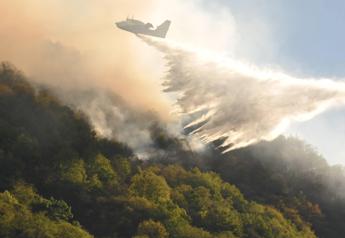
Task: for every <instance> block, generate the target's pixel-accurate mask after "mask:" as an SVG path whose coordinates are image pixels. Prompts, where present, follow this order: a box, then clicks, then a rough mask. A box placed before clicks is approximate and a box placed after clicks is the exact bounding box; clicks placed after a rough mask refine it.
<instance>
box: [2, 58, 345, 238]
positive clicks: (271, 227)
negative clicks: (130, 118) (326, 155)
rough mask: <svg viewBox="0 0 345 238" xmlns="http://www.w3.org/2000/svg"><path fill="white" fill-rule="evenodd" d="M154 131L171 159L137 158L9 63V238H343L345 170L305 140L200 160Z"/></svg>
mask: <svg viewBox="0 0 345 238" xmlns="http://www.w3.org/2000/svg"><path fill="white" fill-rule="evenodd" d="M123 129H124V130H125V129H126V128H123ZM151 131H152V134H151V137H152V139H153V140H154V141H155V145H153V147H154V148H153V149H156V150H159V151H164V152H165V153H164V154H163V155H162V153H159V156H158V155H157V156H153V157H152V158H151V159H150V160H148V161H140V160H139V159H138V158H137V157H136V156H135V153H134V152H133V151H132V150H131V148H129V147H128V146H127V145H126V144H123V143H120V142H117V141H114V140H108V139H105V138H100V137H99V136H97V135H96V133H95V132H94V131H93V129H92V127H91V126H90V124H89V122H88V120H87V118H86V117H85V116H84V115H83V114H82V113H81V112H78V111H76V110H74V109H72V108H70V107H68V106H66V105H63V104H62V103H61V102H60V101H59V100H58V99H57V98H56V97H54V96H53V95H52V94H51V93H50V92H49V90H47V89H43V88H37V87H33V86H32V85H30V83H29V82H28V81H27V79H26V78H25V77H24V76H23V74H21V73H20V72H18V71H17V70H16V69H15V68H14V67H12V66H10V65H9V64H4V63H3V64H2V65H1V66H0V237H30V238H31V237H32V238H34V237H35V238H37V237H39V238H40V237H42V238H43V237H59V238H60V237H71V238H72V237H99V238H110V237H112V238H115V237H124V238H126V237H136V238H139V237H141V238H144V237H146V238H147V237H149V238H158V237H176V238H184V237H186V238H194V237H195V238H202V237H210V238H211V237H219V238H226V237H229V238H230V237H231V238H232V237H250V238H252V237H265V238H266V237H272V238H273V237H316V236H320V237H342V236H341V234H344V232H345V231H344V232H343V229H344V227H345V225H343V223H344V221H343V219H342V218H343V217H344V216H343V213H344V209H343V208H345V206H344V204H345V203H344V201H345V200H344V197H343V196H341V194H342V193H341V192H338V193H337V192H336V190H335V188H338V189H343V188H344V184H345V183H344V181H345V180H344V175H343V173H342V170H341V169H340V168H330V167H329V166H328V165H327V164H326V163H325V161H324V160H323V159H322V158H321V157H320V156H318V155H317V154H315V152H314V151H313V150H312V149H311V148H309V147H307V146H305V145H304V144H303V143H301V142H300V141H298V140H295V139H286V138H279V139H278V140H275V141H273V142H262V143H259V144H258V145H255V146H252V147H248V148H244V149H241V150H237V151H234V152H231V153H230V154H225V155H223V154H221V153H220V152H219V150H216V149H214V148H213V146H214V145H213V146H212V145H209V146H208V147H209V149H207V151H205V152H203V153H201V152H200V154H199V153H195V152H192V151H190V149H189V147H188V146H185V145H184V144H183V143H185V142H182V141H180V140H179V139H177V138H174V137H170V136H169V135H168V134H167V133H166V132H165V131H164V129H162V128H161V127H160V126H158V125H156V124H154V125H153V126H152V128H151ZM133 136H135V135H133ZM157 154H158V153H157ZM334 172H337V175H336V176H335V175H334ZM342 191H344V190H342ZM327 194H328V195H327Z"/></svg>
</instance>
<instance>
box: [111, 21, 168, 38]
mask: <svg viewBox="0 0 345 238" xmlns="http://www.w3.org/2000/svg"><path fill="white" fill-rule="evenodd" d="M115 24H116V26H117V27H118V28H120V29H122V30H125V31H129V32H132V33H134V34H143V35H149V36H155V37H161V38H165V36H166V34H167V32H168V30H169V27H170V24H171V21H169V20H166V21H165V22H163V23H162V24H161V25H159V26H157V28H156V29H154V27H153V25H152V24H151V23H144V22H142V21H139V20H136V19H133V18H127V19H126V21H120V22H116V23H115Z"/></svg>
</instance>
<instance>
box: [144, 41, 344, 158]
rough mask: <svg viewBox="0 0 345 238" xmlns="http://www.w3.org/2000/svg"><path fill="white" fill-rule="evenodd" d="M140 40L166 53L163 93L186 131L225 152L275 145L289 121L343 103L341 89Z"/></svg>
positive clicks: (341, 86) (327, 82) (340, 85)
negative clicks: (268, 143) (170, 98)
mask: <svg viewBox="0 0 345 238" xmlns="http://www.w3.org/2000/svg"><path fill="white" fill-rule="evenodd" d="M142 39H143V40H144V41H145V42H146V43H148V44H150V45H152V46H154V47H156V48H157V49H158V50H159V51H161V52H163V53H164V56H165V60H166V61H167V65H166V67H167V69H168V71H167V75H166V78H165V80H164V82H163V85H164V86H165V91H166V92H174V93H176V94H177V95H178V96H176V104H177V106H178V107H179V109H180V115H181V116H182V120H183V121H184V122H185V126H184V128H185V129H186V131H188V132H190V133H191V134H195V135H197V136H198V137H199V138H201V140H202V141H204V142H205V143H209V142H212V141H218V142H219V141H221V143H220V147H222V148H223V150H224V152H227V151H230V150H232V149H235V148H239V147H243V146H247V145H249V144H252V143H255V142H257V141H259V140H262V139H268V140H270V139H273V138H275V137H276V136H278V135H279V134H280V133H282V132H283V131H284V129H285V128H286V127H287V125H288V124H289V122H290V121H293V120H307V119H310V118H311V117H313V116H315V115H317V114H318V113H320V112H322V111H324V110H325V109H327V108H329V107H332V106H335V105H340V104H342V103H344V102H345V84H344V83H340V82H336V81H332V80H329V79H299V78H294V77H291V76H289V75H287V74H284V73H280V72H274V71H269V70H263V69H259V68H256V67H254V66H252V65H250V64H245V63H241V62H238V61H236V60H233V59H229V58H224V57H219V56H217V55H214V54H211V53H205V52H202V51H201V50H192V49H186V48H183V47H179V46H176V44H173V43H172V42H168V41H165V40H163V41H159V40H153V39H151V38H147V37H142Z"/></svg>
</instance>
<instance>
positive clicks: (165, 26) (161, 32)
mask: <svg viewBox="0 0 345 238" xmlns="http://www.w3.org/2000/svg"><path fill="white" fill-rule="evenodd" d="M170 24H171V21H169V20H166V21H165V22H163V23H162V24H161V25H160V26H158V27H157V29H156V30H155V32H156V35H157V36H158V37H162V38H165V36H166V35H167V33H168V30H169V27H170Z"/></svg>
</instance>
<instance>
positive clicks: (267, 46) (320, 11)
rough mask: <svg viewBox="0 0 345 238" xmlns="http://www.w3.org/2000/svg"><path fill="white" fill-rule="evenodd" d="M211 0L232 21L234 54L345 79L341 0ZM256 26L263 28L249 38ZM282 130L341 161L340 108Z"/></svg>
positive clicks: (344, 123) (343, 111)
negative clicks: (237, 43) (237, 44)
mask: <svg viewBox="0 0 345 238" xmlns="http://www.w3.org/2000/svg"><path fill="white" fill-rule="evenodd" d="M217 1H219V3H221V4H222V5H223V6H224V7H226V8H227V9H228V10H229V11H231V13H232V14H233V16H234V18H235V19H236V23H237V28H238V29H239V32H240V35H241V39H242V41H241V44H242V46H241V47H239V48H240V50H239V52H238V53H237V56H239V57H241V58H244V59H247V60H249V61H251V62H254V63H255V64H258V65H273V66H275V67H279V68H281V69H283V70H284V71H286V72H288V73H289V74H290V75H293V76H297V77H313V78H322V77H324V78H333V79H335V80H345V45H344V42H345V31H344V23H345V1H341V0H332V1H323V0H304V1H300V0H284V1H283V0H217ZM205 2H206V1H205ZM206 4H207V2H206ZM256 24H258V25H259V26H261V28H264V31H261V32H259V33H258V35H256V37H253V35H252V34H254V35H255V33H254V32H255V29H256V27H255V26H256ZM258 28H259V29H260V27H258ZM262 32H263V33H262ZM246 34H248V35H247V36H248V37H246ZM253 47H254V50H253ZM243 49H249V50H243ZM286 134H289V135H297V136H299V137H301V138H303V139H305V140H306V141H307V142H308V143H310V144H311V145H313V146H314V147H315V148H316V149H317V150H318V152H320V153H321V154H322V155H323V156H324V157H325V158H326V159H327V160H328V162H329V163H330V164H338V163H341V164H345V107H343V108H338V109H336V110H332V111H328V112H325V113H323V114H321V115H319V116H317V117H315V118H313V119H312V120H310V121H307V122H303V123H295V124H293V125H292V126H291V127H290V129H289V130H288V131H287V133H286Z"/></svg>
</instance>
